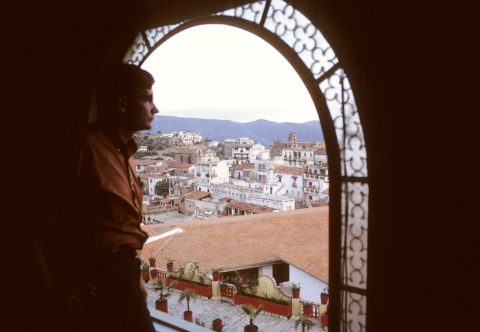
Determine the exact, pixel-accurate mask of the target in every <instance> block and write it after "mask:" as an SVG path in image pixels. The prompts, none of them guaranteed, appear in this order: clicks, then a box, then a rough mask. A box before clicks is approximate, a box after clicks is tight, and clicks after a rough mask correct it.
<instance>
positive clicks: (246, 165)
mask: <svg viewBox="0 0 480 332" xmlns="http://www.w3.org/2000/svg"><path fill="white" fill-rule="evenodd" d="M247 168H255V164H253V163H244V164H239V165H235V166H233V169H238V170H243V169H247Z"/></svg>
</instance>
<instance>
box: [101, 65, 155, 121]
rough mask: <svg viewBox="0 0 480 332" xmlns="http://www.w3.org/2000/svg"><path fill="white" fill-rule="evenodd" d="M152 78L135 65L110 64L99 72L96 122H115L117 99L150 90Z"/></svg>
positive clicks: (153, 81)
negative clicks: (142, 90) (141, 90)
mask: <svg viewBox="0 0 480 332" xmlns="http://www.w3.org/2000/svg"><path fill="white" fill-rule="evenodd" d="M153 83H155V80H154V79H153V76H152V75H151V74H150V73H149V72H147V71H145V70H143V69H141V68H140V67H138V66H135V65H129V64H124V63H115V64H110V65H107V66H105V67H103V68H102V70H101V71H100V73H99V75H98V78H97V84H96V87H95V97H96V99H97V114H98V115H97V120H96V121H97V122H106V121H107V122H111V121H115V116H116V115H115V113H116V111H117V108H116V106H117V102H118V98H119V97H120V96H121V95H125V96H127V98H128V97H129V96H134V95H135V94H136V93H137V92H138V91H139V90H140V89H150V88H151V87H152V85H153Z"/></svg>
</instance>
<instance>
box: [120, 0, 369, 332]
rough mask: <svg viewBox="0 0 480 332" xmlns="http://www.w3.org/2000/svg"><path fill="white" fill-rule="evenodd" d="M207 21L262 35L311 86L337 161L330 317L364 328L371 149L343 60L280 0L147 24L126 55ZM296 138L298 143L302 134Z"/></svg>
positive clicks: (347, 327)
mask: <svg viewBox="0 0 480 332" xmlns="http://www.w3.org/2000/svg"><path fill="white" fill-rule="evenodd" d="M202 24H227V25H231V26H235V27H239V28H242V29H245V30H247V31H250V32H252V33H254V34H256V35H258V36H261V37H262V38H264V39H265V40H266V41H267V42H269V43H270V44H271V45H273V46H274V47H275V48H276V49H277V50H278V51H279V52H280V53H282V54H283V55H284V56H285V58H287V60H288V61H289V62H290V63H291V64H292V66H293V67H294V68H295V69H296V70H297V72H298V73H299V75H300V76H301V78H302V79H303V81H304V83H305V85H306V86H307V88H308V90H309V92H310V94H311V96H312V99H313V100H314V103H315V106H316V109H317V112H318V115H319V117H320V120H321V123H322V126H323V129H324V134H325V136H326V144H327V153H328V157H329V158H328V159H329V162H328V164H329V166H330V167H331V169H329V174H331V183H330V187H331V189H332V194H331V195H332V198H331V199H330V194H329V193H327V196H326V198H325V199H326V200H327V201H330V202H331V205H330V243H331V245H330V248H337V247H340V248H341V252H339V253H332V252H331V253H330V254H331V255H332V254H333V256H331V258H332V257H334V259H333V261H332V259H331V262H330V285H331V288H330V294H331V296H332V299H331V304H335V306H334V308H333V309H332V312H331V315H333V316H330V317H331V318H333V319H334V321H333V322H332V323H333V325H334V326H339V327H340V329H339V330H340V331H365V329H366V294H367V248H368V241H367V233H368V192H369V186H368V172H367V164H366V159H367V156H366V149H365V141H364V137H363V129H362V125H361V122H360V117H359V113H358V110H357V107H356V104H355V99H354V95H353V92H352V90H351V87H350V84H349V81H348V78H347V76H346V74H345V72H344V71H343V69H342V63H341V61H339V59H338V58H337V57H336V55H335V53H334V51H333V49H332V48H331V47H330V46H329V44H328V42H327V41H326V39H325V38H324V37H323V35H322V34H321V32H320V31H319V30H318V29H317V28H316V27H315V26H314V25H313V24H312V22H311V21H310V20H309V19H308V18H307V17H306V16H305V15H303V14H302V13H301V12H300V11H298V10H297V9H295V8H294V7H292V6H290V5H288V4H287V3H286V2H284V1H282V0H271V1H259V2H256V3H253V4H249V5H245V6H241V7H238V8H233V9H230V10H227V11H225V12H222V13H218V14H216V15H212V16H206V17H201V18H197V19H192V20H188V21H185V22H182V23H180V24H175V25H170V26H164V27H159V28H156V29H151V30H147V31H144V32H142V33H140V34H139V35H138V36H137V38H136V39H135V41H134V43H133V45H132V46H131V48H130V49H129V50H128V52H127V53H126V55H125V57H124V61H126V62H129V63H133V64H136V65H142V64H143V62H144V61H145V60H146V58H147V57H148V56H149V55H150V54H151V53H152V52H153V51H154V50H155V49H156V48H157V47H159V46H160V45H161V44H162V43H164V42H165V41H167V40H168V39H169V38H171V37H172V36H174V35H175V34H177V33H179V32H181V31H183V30H185V29H188V28H190V27H193V26H197V25H202ZM292 143H293V144H294V145H295V147H296V145H299V144H298V143H297V142H296V139H295V142H293V141H292ZM286 157H287V155H285V158H286ZM289 157H290V158H291V157H292V154H291V152H290V154H289ZM237 163H238V162H237ZM292 164H293V163H292V161H290V165H292ZM315 172H316V171H315ZM321 173H322V174H323V173H324V171H323V170H322V171H321ZM279 181H281V177H279ZM297 195H298V192H297ZM293 196H294V195H293V191H292V197H293ZM337 245H338V246H337ZM336 308H338V309H339V311H337V310H336ZM335 318H337V319H338V321H335Z"/></svg>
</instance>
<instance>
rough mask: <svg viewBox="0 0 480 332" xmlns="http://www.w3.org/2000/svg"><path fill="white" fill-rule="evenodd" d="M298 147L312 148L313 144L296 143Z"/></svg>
mask: <svg viewBox="0 0 480 332" xmlns="http://www.w3.org/2000/svg"><path fill="white" fill-rule="evenodd" d="M297 144H298V146H301V147H311V146H313V143H312V142H297Z"/></svg>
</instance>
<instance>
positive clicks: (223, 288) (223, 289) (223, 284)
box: [220, 278, 228, 294]
mask: <svg viewBox="0 0 480 332" xmlns="http://www.w3.org/2000/svg"><path fill="white" fill-rule="evenodd" d="M225 280H228V278H227V279H225V278H222V280H220V293H221V294H225V292H226V291H227V287H228V285H227V284H226V282H225Z"/></svg>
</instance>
